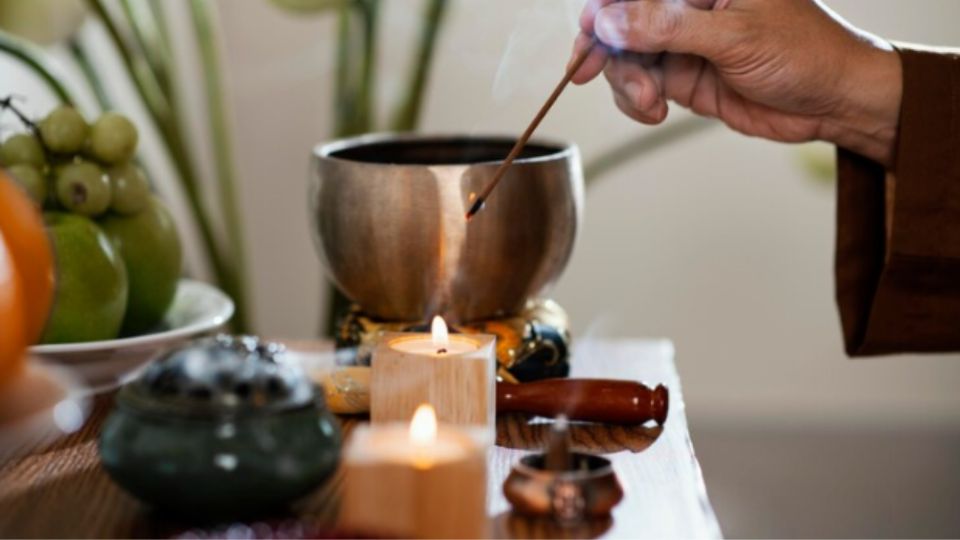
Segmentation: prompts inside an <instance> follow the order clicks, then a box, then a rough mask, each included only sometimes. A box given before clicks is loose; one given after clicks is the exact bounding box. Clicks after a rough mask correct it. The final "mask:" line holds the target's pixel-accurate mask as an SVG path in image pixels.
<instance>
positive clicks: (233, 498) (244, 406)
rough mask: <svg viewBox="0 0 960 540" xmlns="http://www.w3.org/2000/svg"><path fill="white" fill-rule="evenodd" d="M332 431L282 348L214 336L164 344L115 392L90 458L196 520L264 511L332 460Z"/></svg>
mask: <svg viewBox="0 0 960 540" xmlns="http://www.w3.org/2000/svg"><path fill="white" fill-rule="evenodd" d="M340 442H341V438H340V431H339V428H338V425H337V421H336V419H335V418H334V417H333V415H332V414H330V412H329V411H328V410H327V409H326V407H325V405H324V403H323V394H322V392H319V391H317V390H315V387H314V385H313V383H312V382H311V381H310V379H309V378H308V377H307V376H306V375H305V374H304V373H303V372H301V371H300V369H299V366H297V365H295V364H292V363H290V362H288V361H286V359H285V356H284V351H283V347H282V346H280V345H278V344H276V343H266V342H261V341H259V340H258V339H256V338H252V337H247V336H244V337H229V336H218V337H216V338H208V339H204V340H200V341H197V342H194V343H191V344H188V345H185V346H182V347H179V348H177V349H174V350H172V351H169V352H168V353H166V354H165V355H164V356H163V357H161V358H160V359H159V360H158V361H156V362H154V363H153V364H152V365H151V366H150V367H149V368H147V369H146V370H145V371H144V373H143V374H142V375H141V376H140V377H139V378H137V379H136V380H134V381H132V382H130V383H129V384H127V385H125V386H124V387H123V388H122V389H121V390H120V392H119V393H118V395H117V398H116V408H115V409H114V411H113V412H112V414H111V415H110V417H109V418H108V419H107V421H106V423H105V424H104V427H103V431H102V432H101V434H100V457H101V460H102V462H103V465H104V468H105V469H106V470H107V472H108V473H109V474H110V476H111V477H112V478H113V479H114V481H116V482H117V483H118V484H119V485H120V486H122V487H123V488H124V489H126V490H127V491H129V492H130V493H132V494H133V495H135V496H136V497H138V498H140V499H142V500H143V501H145V502H147V503H149V504H150V505H152V506H154V507H156V508H158V509H161V510H163V511H167V512H172V513H176V514H179V515H184V516H191V517H199V518H203V519H229V518H237V517H245V516H250V515H255V514H262V513H267V512H271V511H274V510H277V509H280V508H282V507H284V506H285V505H286V504H288V503H290V502H291V501H293V500H294V499H297V498H299V497H301V496H303V495H306V494H307V493H309V492H310V491H312V490H313V489H314V488H315V487H317V485H318V484H320V483H321V482H322V481H323V480H325V479H326V478H327V477H328V476H329V475H330V474H331V473H332V472H333V471H334V469H335V468H336V465H337V461H338V458H339V454H340Z"/></svg>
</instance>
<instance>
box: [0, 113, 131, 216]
mask: <svg viewBox="0 0 960 540" xmlns="http://www.w3.org/2000/svg"><path fill="white" fill-rule="evenodd" d="M18 116H19V115H18ZM21 118H23V117H22V116H21ZM28 127H30V128H31V129H30V131H29V132H24V133H17V134H15V135H12V136H10V137H8V138H7V139H6V140H5V141H3V144H2V145H0V166H4V167H6V168H7V171H8V172H9V173H10V175H11V176H13V178H14V179H15V180H16V181H17V182H19V183H20V185H21V186H22V187H23V188H24V190H26V192H27V193H28V194H29V195H30V197H31V198H32V199H33V200H34V202H35V203H36V204H37V205H38V206H39V207H41V208H42V209H44V210H61V211H68V212H71V213H74V214H79V215H82V216H86V217H90V218H95V217H98V216H100V215H103V214H104V213H106V212H107V211H112V212H115V213H117V214H120V215H125V216H128V215H134V214H137V213H138V212H140V211H141V210H143V209H144V208H146V207H147V205H148V204H149V202H150V184H149V182H148V181H147V178H146V176H145V175H144V173H143V171H142V170H141V169H140V168H139V167H138V166H136V165H135V164H133V163H132V162H131V158H132V157H133V155H134V153H135V152H136V149H137V140H138V134H137V128H136V126H134V125H133V122H131V121H130V119H128V118H127V117H126V116H123V115H122V114H118V113H114V112H108V113H104V114H103V115H101V116H100V118H98V119H97V120H96V121H95V122H94V123H93V124H88V123H87V121H86V120H85V119H84V118H83V116H82V115H81V114H80V113H79V112H77V111H76V109H74V108H73V107H69V106H60V107H58V108H56V109H54V110H53V111H51V112H50V114H48V115H47V116H46V117H45V118H44V119H43V120H41V121H40V122H39V123H37V124H34V123H32V122H29V123H28Z"/></svg>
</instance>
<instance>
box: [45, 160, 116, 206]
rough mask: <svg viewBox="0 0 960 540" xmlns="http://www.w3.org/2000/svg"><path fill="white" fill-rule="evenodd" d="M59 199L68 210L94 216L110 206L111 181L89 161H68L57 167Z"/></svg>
mask: <svg viewBox="0 0 960 540" xmlns="http://www.w3.org/2000/svg"><path fill="white" fill-rule="evenodd" d="M56 177H57V179H56V190H57V200H58V201H60V204H61V205H63V207H64V208H66V209H67V210H69V211H71V212H73V213H75V214H80V215H83V216H88V217H93V216H98V215H100V214H102V213H104V212H105V211H106V210H107V208H108V207H109V206H110V181H109V180H108V179H107V175H106V174H104V173H103V170H102V169H100V167H98V166H96V165H94V164H93V163H90V162H89V161H80V162H78V163H68V164H66V165H63V166H61V167H60V168H59V169H57V173H56Z"/></svg>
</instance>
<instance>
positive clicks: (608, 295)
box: [221, 0, 960, 422]
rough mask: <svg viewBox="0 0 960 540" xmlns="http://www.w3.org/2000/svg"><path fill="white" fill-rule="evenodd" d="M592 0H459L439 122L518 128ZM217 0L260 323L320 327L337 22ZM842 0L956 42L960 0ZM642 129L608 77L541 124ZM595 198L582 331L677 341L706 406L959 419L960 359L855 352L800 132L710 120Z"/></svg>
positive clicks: (566, 282)
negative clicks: (798, 147)
mask: <svg viewBox="0 0 960 540" xmlns="http://www.w3.org/2000/svg"><path fill="white" fill-rule="evenodd" d="M579 4H580V3H579V2H575V1H574V2H566V1H559V0H524V1H516V0H496V1H492V0H455V1H454V2H453V5H454V7H453V10H452V12H451V17H450V19H449V21H448V25H447V26H446V28H445V29H444V34H443V36H442V40H441V48H440V50H439V54H438V57H437V64H436V70H435V72H434V77H433V79H432V84H431V87H430V95H429V100H428V104H427V107H426V111H425V117H424V129H425V130H427V131H441V132H443V131H465V132H469V133H479V132H503V133H515V132H518V131H519V130H520V129H522V127H523V124H524V122H525V121H526V119H527V118H528V117H529V115H530V114H531V113H532V111H534V110H535V108H536V107H537V105H538V103H539V101H540V100H542V99H543V97H544V96H545V94H546V93H547V92H548V91H549V88H550V87H551V85H552V84H553V82H554V80H555V79H556V78H557V76H558V75H559V73H560V70H561V69H562V67H563V65H564V63H565V61H566V58H567V54H568V52H569V46H570V37H571V35H572V32H573V28H574V27H573V20H574V17H575V15H576V13H577V12H578V10H579V7H578V6H579ZM221 5H222V6H223V7H224V8H225V9H224V10H223V11H224V13H223V15H224V26H225V30H226V34H227V42H228V43H229V47H228V51H229V56H230V58H231V66H230V69H231V79H232V80H233V81H234V82H235V83H236V84H235V85H234V92H235V94H234V97H235V107H236V110H237V111H238V113H237V127H238V128H239V129H238V144H239V146H240V151H239V152H238V154H239V155H240V161H241V163H242V167H241V170H242V171H243V173H244V175H245V177H244V180H245V182H244V188H245V191H244V196H245V201H246V207H247V208H248V215H249V221H248V223H249V224H250V235H251V241H252V254H253V256H254V258H255V260H254V269H255V277H256V287H257V288H256V293H257V294H256V300H257V304H258V306H259V307H260V311H259V314H258V323H259V327H260V328H261V330H262V331H263V332H265V333H268V334H293V335H309V334H310V333H311V332H312V331H313V329H314V328H316V324H317V322H316V321H317V302H316V301H315V298H317V291H318V287H317V279H316V275H317V271H318V269H317V265H316V263H315V261H314V259H313V254H312V251H311V246H310V243H309V239H308V237H307V235H306V232H305V230H304V227H305V225H306V217H305V214H304V212H303V208H304V201H303V184H304V181H305V169H306V156H307V152H308V150H309V148H310V146H311V145H312V144H313V143H314V142H316V141H317V140H320V139H322V138H324V137H325V136H326V133H327V126H328V125H329V123H330V119H329V114H330V109H329V102H330V84H329V83H330V80H329V78H330V69H331V63H330V62H331V61H330V56H331V53H330V50H329V47H330V43H331V39H332V37H333V36H332V33H331V32H332V30H331V28H332V26H331V20H330V17H326V18H323V19H316V20H312V21H304V20H297V19H293V18H290V17H287V16H286V15H284V14H282V13H278V12H277V11H276V10H274V9H273V8H272V7H271V6H269V5H266V4H265V3H264V2H258V1H252V0H245V1H242V2H237V1H229V2H223V1H222V2H221ZM420 5H421V3H420V2H415V1H411V0H393V1H391V2H388V6H389V9H388V13H387V14H386V15H385V17H384V21H386V24H385V28H384V32H383V35H382V36H381V39H382V43H383V45H384V47H383V49H382V50H383V57H382V60H381V66H380V67H381V68H382V69H383V71H382V73H385V74H386V75H385V76H384V80H383V81H382V86H381V90H383V92H382V95H381V96H380V98H381V103H389V102H391V99H393V98H395V97H396V90H397V88H396V86H395V85H394V84H391V83H395V80H396V78H397V76H398V75H399V74H401V73H403V69H405V62H406V59H407V58H409V54H408V51H409V50H410V47H411V42H410V37H411V35H412V28H411V27H412V23H414V22H415V21H416V17H417V14H418V13H419V10H420ZM831 5H832V6H833V7H834V8H835V9H837V10H838V11H839V12H840V13H842V14H844V15H846V16H847V17H848V18H850V19H851V20H852V21H854V22H855V23H857V24H860V25H862V26H864V27H866V28H870V29H872V30H874V31H875V32H877V33H879V34H882V35H885V36H890V37H893V38H897V39H908V40H916V41H927V42H934V43H940V44H950V43H955V44H960V31H958V30H957V28H956V25H955V24H954V23H955V21H956V20H960V3H957V2H955V1H953V0H925V1H923V2H902V1H899V0H884V1H880V0H871V1H869V2H865V1H863V0H846V1H836V2H832V3H831ZM645 129H649V128H643V127H640V126H637V125H635V124H633V123H631V122H630V121H628V120H626V119H624V118H622V117H621V116H620V115H619V114H617V111H616V109H615V108H614V106H613V105H612V103H611V101H610V99H609V96H608V90H607V88H606V87H605V85H604V84H602V83H599V82H598V83H596V84H592V85H590V86H588V87H585V88H576V89H571V90H570V91H569V92H568V94H566V95H564V97H563V99H562V100H561V102H560V104H559V105H558V106H557V108H556V109H555V112H554V113H553V114H552V115H551V116H550V117H549V118H548V120H547V121H546V122H545V123H544V125H543V128H542V131H541V133H542V134H544V135H550V136H555V137H562V138H566V139H570V140H573V141H576V142H577V143H578V144H579V145H580V146H581V147H582V149H583V151H584V154H585V156H586V158H587V159H589V158H590V156H592V155H596V154H597V152H598V151H599V150H601V149H603V148H605V147H609V146H610V145H612V144H615V143H617V142H618V141H621V140H622V139H623V138H625V137H630V136H633V135H635V134H637V133H638V132H641V131H642V130H645ZM281 132H282V133H284V134H285V135H284V136H283V139H282V142H281V140H280V136H279V135H278V133H281ZM587 199H588V200H587V212H586V226H585V228H584V231H583V234H582V236H581V237H580V242H579V245H578V247H577V251H576V254H575V256H574V260H573V262H572V263H571V265H570V268H569V270H568V272H567V273H566V275H565V276H564V277H563V278H562V280H561V281H560V283H559V284H558V286H557V288H556V291H555V295H556V297H557V299H559V300H560V301H561V302H562V303H563V305H564V306H566V308H567V309H568V310H569V311H570V313H571V315H572V316H573V319H574V321H575V324H576V328H577V331H578V334H579V335H581V336H583V335H596V336H605V335H618V336H669V337H671V338H672V339H674V340H675V341H676V345H677V355H678V363H679V366H680V369H681V372H682V375H683V378H684V383H685V386H686V388H685V390H686V394H687V399H688V402H689V406H690V412H691V414H692V415H694V416H695V417H700V418H704V419H711V418H715V419H717V420H722V421H737V420H748V419H771V420H773V419H780V418H789V419H791V420H792V421H796V422H804V421H807V422H825V421H838V422H842V421H845V420H847V419H849V420H860V421H870V422H882V421H885V420H886V419H888V418H897V419H901V420H904V421H912V422H917V421H919V422H926V421H930V422H940V421H949V422H956V421H960V393H958V392H956V391H955V388H956V385H957V383H958V382H960V358H956V357H935V358H916V357H905V358H888V359H879V360H863V361H848V360H846V359H845V358H844V356H843V354H842V352H841V343H840V335H839V327H838V322H837V316H836V313H835V310H834V305H833V297H832V279H831V265H832V257H833V255H832V246H833V231H834V224H833V213H834V202H833V193H832V189H831V188H830V187H829V186H824V185H822V184H819V183H817V182H816V181H814V180H811V179H810V178H809V177H807V176H806V175H805V174H804V173H803V172H802V170H801V169H800V168H798V167H797V164H796V153H795V150H794V149H793V148H791V147H787V146H781V145H776V144H772V143H767V142H763V141H759V140H751V139H747V138H744V137H741V136H738V135H734V134H731V133H729V132H727V131H725V130H722V129H714V130H711V131H709V132H707V133H704V134H701V135H698V136H696V137H694V138H691V139H690V140H688V141H686V142H683V143H682V144H677V145H674V146H672V147H670V148H667V149H664V150H662V151H659V152H657V153H656V154H654V155H651V156H647V157H645V158H643V159H641V160H638V161H636V162H635V163H633V164H631V165H630V166H629V167H626V168H623V169H621V170H620V171H617V172H616V173H614V174H611V175H610V176H609V177H608V178H606V179H605V180H604V181H603V182H602V183H600V184H598V185H597V186H595V187H594V188H593V189H591V191H590V192H589V193H588V198H587ZM264 209H266V210H275V212H274V213H270V212H264V211H261V210H264ZM277 238H282V239H283V241H282V242H277V241H276V239H277Z"/></svg>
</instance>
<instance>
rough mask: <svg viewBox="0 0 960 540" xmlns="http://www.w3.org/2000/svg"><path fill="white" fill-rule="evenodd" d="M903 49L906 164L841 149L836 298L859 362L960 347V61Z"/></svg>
mask: <svg viewBox="0 0 960 540" xmlns="http://www.w3.org/2000/svg"><path fill="white" fill-rule="evenodd" d="M899 52H900V56H901V58H902V60H903V76H904V88H903V104H902V107H901V111H900V134H899V141H898V143H897V154H896V165H895V166H894V167H893V169H892V170H891V171H889V174H888V171H886V170H885V169H884V168H883V167H882V166H880V165H879V164H877V163H874V162H872V161H870V160H868V159H866V158H863V157H861V156H858V155H856V154H853V153H852V152H849V151H847V150H844V149H838V188H837V197H838V198H837V216H838V223H837V252H836V261H835V264H836V294H837V303H838V305H839V308H840V319H841V322H842V325H843V336H844V342H845V344H846V350H847V354H849V355H851V356H863V355H874V354H885V353H898V352H909V351H916V352H936V351H958V350H960V55H958V54H952V53H946V52H931V51H921V50H916V49H908V48H899ZM885 179H886V181H885Z"/></svg>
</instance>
